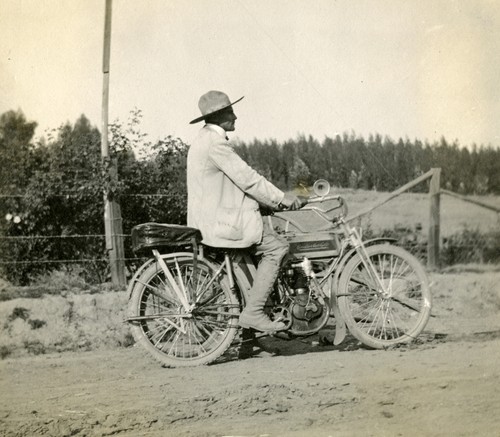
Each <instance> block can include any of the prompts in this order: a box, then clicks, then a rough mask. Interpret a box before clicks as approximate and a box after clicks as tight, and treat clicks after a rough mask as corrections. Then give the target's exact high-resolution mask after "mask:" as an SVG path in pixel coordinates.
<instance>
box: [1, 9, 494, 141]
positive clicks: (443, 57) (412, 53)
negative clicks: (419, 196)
mask: <svg viewBox="0 0 500 437" xmlns="http://www.w3.org/2000/svg"><path fill="white" fill-rule="evenodd" d="M104 12H105V0H71V1H70V0H0V113H4V112H6V111H8V110H17V109H21V110H22V111H23V113H24V114H25V116H26V117H27V119H28V120H29V121H36V122H37V123H38V128H37V131H36V135H37V136H38V137H39V136H44V135H46V134H47V132H48V130H50V129H54V128H57V127H58V126H60V125H61V124H63V123H65V122H70V123H74V122H75V121H76V119H77V118H78V117H79V116H80V115H81V114H85V116H87V118H89V119H90V121H91V122H92V124H94V125H95V126H97V127H98V128H99V129H101V123H102V122H101V120H102V109H101V105H102V87H103V74H102V53H103V34H104ZM499 54H500V2H499V1H497V0H460V1H455V0H405V1H401V0H338V1H335V0H210V1H207V0H135V1H133V0H114V1H113V7H112V36H111V68H110V94H109V119H110V121H115V120H116V121H121V122H123V123H125V122H126V121H127V119H128V118H129V116H130V114H131V111H133V110H134V109H135V108H137V109H140V110H141V111H142V123H141V130H142V131H143V132H144V133H147V134H148V135H149V138H150V139H151V140H153V141H154V140H156V139H159V138H163V137H166V136H167V135H172V136H174V137H180V138H181V139H183V140H184V141H186V142H188V143H189V141H190V140H191V139H192V138H193V137H194V136H195V135H196V133H197V130H198V129H199V127H201V126H200V125H199V124H198V125H190V124H189V121H190V120H192V119H194V118H196V117H198V116H199V115H200V113H199V109H198V106H197V104H198V99H199V97H200V96H201V95H202V94H203V93H205V92H206V91H208V90H220V91H224V92H226V93H227V94H228V95H229V98H230V99H231V100H236V99H238V98H240V97H241V96H245V98H244V99H243V100H242V101H241V102H239V103H237V104H236V105H235V107H234V110H235V112H236V115H237V116H238V120H237V122H236V132H234V133H233V134H232V137H233V138H235V137H237V138H239V139H240V140H243V141H252V140H253V139H254V138H257V139H260V140H265V139H276V140H278V141H284V140H287V139H290V138H295V137H296V136H297V135H299V134H303V135H312V136H313V137H315V138H316V139H318V140H320V141H321V140H322V139H323V138H324V137H325V136H329V137H333V136H335V135H336V134H342V133H344V132H348V133H351V132H354V133H356V134H357V135H361V136H363V137H365V138H368V136H369V135H370V134H376V133H378V134H381V135H383V136H389V137H391V138H393V139H396V140H397V139H399V138H400V137H401V138H409V139H410V140H414V139H419V140H422V141H429V142H434V141H439V140H440V138H441V137H442V136H444V137H445V138H446V139H447V140H448V141H457V142H458V143H459V145H460V146H464V147H469V146H471V145H472V144H474V143H475V144H478V145H481V144H482V145H492V146H493V147H500V85H499V79H500V56H499Z"/></svg>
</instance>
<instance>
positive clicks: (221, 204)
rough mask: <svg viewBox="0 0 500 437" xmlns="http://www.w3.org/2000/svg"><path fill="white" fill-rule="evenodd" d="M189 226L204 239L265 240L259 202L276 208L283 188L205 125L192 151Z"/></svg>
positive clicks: (221, 243)
mask: <svg viewBox="0 0 500 437" xmlns="http://www.w3.org/2000/svg"><path fill="white" fill-rule="evenodd" d="M187 190H188V216H187V224H188V226H191V227H194V228H197V229H199V230H200V231H201V234H202V236H203V243H204V244H207V245H209V246H213V247H228V248H242V247H249V246H251V245H253V244H257V243H260V241H261V239H262V216H261V214H260V211H259V204H262V205H265V206H267V207H271V208H276V207H277V206H278V205H279V203H280V202H281V201H282V200H283V197H284V193H283V192H282V191H281V190H280V189H278V188H276V187H275V186H274V185H273V184H272V183H270V182H269V181H268V180H267V179H266V178H264V177H263V176H261V175H260V174H259V173H257V172H256V171H255V170H254V169H253V168H252V167H250V166H249V165H247V164H246V163H245V161H243V160H242V159H241V158H240V157H239V156H238V155H237V154H236V152H235V151H234V150H233V148H232V146H231V145H230V144H229V142H228V141H227V140H226V139H225V137H224V136H223V135H221V134H220V133H218V132H216V131H215V129H212V128H211V126H210V125H206V126H205V127H203V128H202V129H201V130H200V132H199V134H198V136H197V137H196V139H195V140H194V141H193V143H192V144H191V147H190V148H189V152H188V157H187Z"/></svg>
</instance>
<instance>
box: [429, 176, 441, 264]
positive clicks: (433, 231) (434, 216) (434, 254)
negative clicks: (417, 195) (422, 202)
mask: <svg viewBox="0 0 500 437" xmlns="http://www.w3.org/2000/svg"><path fill="white" fill-rule="evenodd" d="M440 178H441V169H440V168H433V169H432V178H431V183H430V187H429V200H430V202H429V203H430V216H429V238H428V245H427V267H429V269H436V268H438V267H439V249H440V229H439V204H440V193H439V191H440Z"/></svg>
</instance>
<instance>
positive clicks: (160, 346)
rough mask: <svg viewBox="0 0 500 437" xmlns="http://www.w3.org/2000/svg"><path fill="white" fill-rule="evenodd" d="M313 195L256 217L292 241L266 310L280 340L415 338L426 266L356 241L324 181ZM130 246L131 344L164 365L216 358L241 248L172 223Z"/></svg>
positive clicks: (228, 325) (425, 309)
mask: <svg viewBox="0 0 500 437" xmlns="http://www.w3.org/2000/svg"><path fill="white" fill-rule="evenodd" d="M313 192H314V194H313V195H312V196H311V197H310V198H309V199H308V203H307V205H306V206H304V207H303V208H301V209H300V210H298V211H280V212H276V213H274V214H273V215H271V216H267V217H264V219H265V220H270V221H271V224H272V226H273V228H274V229H275V231H276V232H278V233H281V234H282V235H283V236H284V237H285V238H286V239H287V240H288V242H289V244H290V252H289V255H288V257H287V258H286V260H285V261H284V262H283V264H282V266H281V268H280V272H279V274H278V278H277V280H276V283H275V286H274V289H273V292H272V293H271V295H270V297H269V299H268V301H267V304H266V307H265V311H266V313H267V314H268V315H269V317H270V318H271V319H272V320H280V321H282V322H284V323H285V325H286V329H285V330H284V331H280V335H282V336H283V335H285V336H286V337H287V338H296V337H304V336H309V335H312V334H315V333H318V332H319V331H320V330H321V329H322V328H324V327H325V326H326V325H327V323H329V322H330V324H332V325H334V326H335V338H334V341H333V343H334V344H335V345H339V344H340V343H342V341H343V340H344V339H345V337H346V334H347V330H348V331H349V332H350V334H351V335H352V336H354V337H355V338H356V339H358V340H359V341H360V342H361V343H363V344H364V345H366V346H368V347H371V348H375V349H382V348H387V347H390V346H394V345H398V344H401V343H408V342H411V341H413V340H414V339H415V338H416V337H417V336H418V335H419V334H420V333H421V332H422V330H423V329H424V328H425V326H426V324H427V322H428V320H429V317H430V313H431V303H432V297H431V292H430V287H429V281H428V277H427V274H426V271H425V269H424V267H423V266H422V265H421V263H420V262H419V261H418V260H417V259H416V258H415V257H414V256H413V255H411V254H410V253H409V252H407V251H406V250H404V249H403V248H401V247H399V246H396V245H394V240H391V239H387V238H376V239H372V240H368V241H363V240H362V237H361V232H360V230H358V229H356V228H355V227H353V226H351V225H350V224H349V222H348V221H347V220H346V216H347V212H348V210H347V205H346V202H345V200H344V199H343V198H342V197H341V196H338V195H330V185H329V183H328V182H327V181H325V180H319V181H316V182H315V184H314V185H313ZM317 205H321V206H326V209H322V208H320V207H319V206H317ZM333 211H335V213H333V214H331V213H332V212H333ZM301 214H308V220H307V223H309V224H311V223H314V222H315V221H316V222H318V224H314V226H313V227H314V229H313V230H310V229H306V228H304V220H299V219H300V215H301ZM297 217H299V219H297ZM132 246H133V249H134V251H135V252H136V253H142V254H147V256H149V258H148V260H147V261H146V262H145V263H144V264H143V265H142V266H140V267H139V269H138V270H137V272H136V273H135V275H134V276H133V278H132V279H131V281H130V283H129V286H128V293H129V305H128V313H127V318H126V321H127V322H129V323H130V325H131V331H132V335H133V337H134V339H135V341H136V343H138V344H140V345H141V346H142V347H144V348H145V349H146V350H147V351H148V352H149V353H150V354H151V355H152V356H153V357H154V358H156V359H157V360H159V361H160V362H161V363H162V364H163V365H165V366H168V367H182V366H197V365H202V364H208V363H211V362H213V361H214V360H216V359H217V358H219V357H221V356H222V355H223V354H224V352H226V351H227V349H228V348H229V347H230V346H231V344H232V343H233V341H234V340H235V337H236V336H237V334H238V332H239V330H240V329H241V328H240V327H239V326H238V317H239V314H240V311H241V310H242V308H243V307H244V305H245V301H246V300H247V296H248V293H249V290H250V288H251V285H252V282H253V278H254V276H255V273H256V260H255V259H252V257H251V256H250V255H249V254H248V253H246V252H245V251H244V250H241V249H240V250H230V249H221V248H213V247H208V246H205V245H203V244H202V243H201V234H200V232H199V231H198V230H197V229H194V228H190V227H187V226H180V225H172V224H159V223H145V224H141V225H138V226H136V227H134V228H133V230H132Z"/></svg>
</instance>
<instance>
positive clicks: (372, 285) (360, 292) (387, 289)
mask: <svg viewBox="0 0 500 437" xmlns="http://www.w3.org/2000/svg"><path fill="white" fill-rule="evenodd" d="M366 251H367V254H368V257H369V260H370V262H371V264H372V265H373V267H374V271H373V270H372V268H371V267H369V264H368V267H367V263H365V262H363V260H362V257H361V256H360V255H359V253H357V254H356V255H354V256H353V257H352V258H351V259H350V260H349V262H348V263H347V264H346V266H345V268H344V271H343V272H342V274H341V276H340V281H339V287H338V292H337V293H338V294H337V298H338V303H339V309H340V311H341V314H342V317H343V318H344V320H345V322H346V324H347V327H348V328H349V331H350V333H351V334H352V335H353V336H354V337H356V338H357V339H358V340H359V341H361V342H362V343H363V344H365V345H367V346H369V347H372V348H375V349H382V348H386V347H389V346H394V345H396V344H399V343H409V342H411V341H413V340H415V338H417V336H418V335H419V334H420V333H421V332H422V331H423V329H424V328H425V326H426V324H427V322H428V320H429V317H430V314H431V305H432V296H431V292H430V287H429V281H428V278H427V273H426V272H425V270H424V268H423V266H422V264H421V263H420V262H419V261H418V260H417V259H416V258H415V257H414V256H413V255H412V254H410V253H409V252H407V251H406V250H404V249H403V248H401V247H397V246H393V245H389V244H378V245H374V246H370V247H367V248H366ZM375 272H376V274H377V276H378V278H379V279H378V280H377V279H376V278H375V277H374V274H375Z"/></svg>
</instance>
